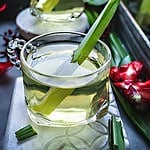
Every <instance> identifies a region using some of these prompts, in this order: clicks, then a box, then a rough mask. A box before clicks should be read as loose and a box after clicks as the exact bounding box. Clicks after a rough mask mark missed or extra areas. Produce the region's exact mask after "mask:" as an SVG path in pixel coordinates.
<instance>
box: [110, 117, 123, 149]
mask: <svg viewBox="0 0 150 150" xmlns="http://www.w3.org/2000/svg"><path fill="white" fill-rule="evenodd" d="M109 132H110V133H109V144H110V149H111V150H125V141H124V136H123V130H122V124H121V121H118V120H117V119H116V117H115V116H112V117H111V119H110V120H109Z"/></svg>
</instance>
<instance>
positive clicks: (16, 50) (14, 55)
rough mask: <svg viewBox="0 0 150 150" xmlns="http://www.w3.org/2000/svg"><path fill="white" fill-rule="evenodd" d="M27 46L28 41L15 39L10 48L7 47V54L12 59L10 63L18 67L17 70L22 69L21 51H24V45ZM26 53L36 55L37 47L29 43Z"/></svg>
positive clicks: (10, 43) (9, 44) (9, 45)
mask: <svg viewBox="0 0 150 150" xmlns="http://www.w3.org/2000/svg"><path fill="white" fill-rule="evenodd" d="M25 44H26V41H25V40H23V39H18V38H16V39H14V40H11V41H10V42H9V43H8V47H7V54H8V57H9V59H10V62H11V63H12V64H14V65H15V66H16V68H18V69H20V68H21V63H20V57H19V54H20V51H21V50H22V48H23V47H24V45H25ZM25 50H26V53H28V54H29V53H35V54H36V50H37V48H36V46H34V45H32V44H31V43H29V44H28V45H27V46H26V48H25Z"/></svg>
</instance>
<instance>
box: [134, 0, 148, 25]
mask: <svg viewBox="0 0 150 150" xmlns="http://www.w3.org/2000/svg"><path fill="white" fill-rule="evenodd" d="M136 20H137V22H138V23H139V25H141V26H142V27H148V26H149V25H150V0H143V1H142V3H141V6H140V9H139V11H138V13H137V16H136Z"/></svg>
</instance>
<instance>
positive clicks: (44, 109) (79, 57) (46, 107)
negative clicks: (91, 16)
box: [33, 0, 120, 115]
mask: <svg viewBox="0 0 150 150" xmlns="http://www.w3.org/2000/svg"><path fill="white" fill-rule="evenodd" d="M119 2H120V0H109V2H108V3H107V5H106V6H105V8H104V9H103V11H102V12H101V14H100V15H99V17H98V18H97V19H96V21H95V22H94V24H93V25H92V27H91V28H90V30H89V32H88V33H87V34H86V36H85V38H84V39H83V40H82V42H81V43H80V45H79V47H78V48H77V50H75V51H74V55H73V58H72V61H71V62H72V63H73V62H78V63H79V64H81V63H82V62H83V61H84V60H85V59H86V58H87V57H88V55H89V53H90V52H91V51H92V49H93V48H94V46H95V44H96V42H97V41H98V39H99V38H100V37H101V35H102V34H103V32H104V31H105V29H106V27H107V26H108V24H109V23H110V21H111V19H112V17H113V16H114V14H115V12H116V9H117V7H118V5H119ZM73 90H74V89H71V90H63V89H57V88H51V89H50V90H49V91H48V92H47V95H46V96H45V98H44V99H43V101H42V102H41V103H40V104H39V105H35V106H34V107H33V109H34V110H36V111H38V112H40V113H43V114H46V115H49V114H50V113H51V112H52V111H54V110H55V108H56V107H57V106H58V105H59V104H60V103H61V102H62V101H63V100H64V98H65V97H67V96H68V95H70V94H71V93H72V92H73Z"/></svg>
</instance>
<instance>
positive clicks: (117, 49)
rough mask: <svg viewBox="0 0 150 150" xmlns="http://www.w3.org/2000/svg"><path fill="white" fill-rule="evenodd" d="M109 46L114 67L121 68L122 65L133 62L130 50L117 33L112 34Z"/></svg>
mask: <svg viewBox="0 0 150 150" xmlns="http://www.w3.org/2000/svg"><path fill="white" fill-rule="evenodd" d="M109 44H110V47H111V52H112V60H113V61H112V65H113V66H116V67H119V66H121V65H122V64H126V63H129V62H131V61H132V58H131V56H130V55H129V53H128V50H127V49H126V48H125V46H124V45H123V43H122V41H121V40H120V38H119V37H118V36H117V35H116V34H115V33H110V35H109Z"/></svg>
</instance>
